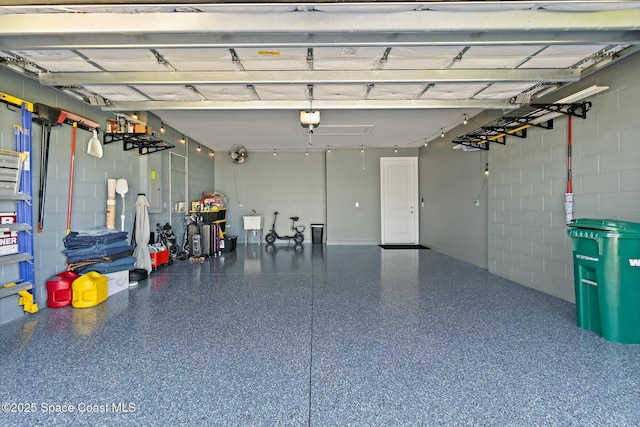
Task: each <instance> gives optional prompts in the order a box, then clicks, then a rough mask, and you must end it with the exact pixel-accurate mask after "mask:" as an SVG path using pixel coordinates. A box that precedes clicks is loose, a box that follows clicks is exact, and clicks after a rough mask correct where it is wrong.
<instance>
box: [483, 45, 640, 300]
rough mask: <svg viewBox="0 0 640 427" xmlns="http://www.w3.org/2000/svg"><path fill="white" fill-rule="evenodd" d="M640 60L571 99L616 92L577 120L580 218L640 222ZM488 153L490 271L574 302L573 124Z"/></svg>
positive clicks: (621, 65)
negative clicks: (568, 211)
mask: <svg viewBox="0 0 640 427" xmlns="http://www.w3.org/2000/svg"><path fill="white" fill-rule="evenodd" d="M638 69H640V55H638V54H635V55H633V56H631V57H628V58H626V59H624V60H622V61H620V62H618V63H616V64H614V65H612V66H610V67H608V68H606V69H605V70H602V71H600V72H598V73H595V74H593V75H592V76H590V77H588V78H587V79H585V80H584V81H582V82H581V83H580V84H579V85H575V86H574V87H573V88H570V89H568V90H567V91H566V93H567V94H569V93H575V92H577V91H579V90H581V89H583V88H585V87H589V86H591V85H593V84H598V85H604V86H609V87H610V89H609V90H607V91H606V92H602V93H601V94H599V95H597V96H593V97H591V98H589V100H590V101H592V102H593V108H592V109H591V111H590V112H588V113H587V118H586V120H582V119H576V118H574V119H573V171H574V182H573V189H574V193H575V209H574V212H575V217H576V218H581V217H592V218H606V219H622V220H628V221H635V222H640V168H639V167H638V159H640V144H638V134H639V133H640V122H638V118H637V115H638V108H637V100H638V99H640V83H639V82H638V79H637V70H638ZM529 134H530V136H529V137H528V138H527V139H526V140H516V139H515V138H509V139H508V140H507V141H508V142H507V145H506V146H504V147H501V146H497V145H492V149H491V151H490V153H489V164H490V167H491V175H490V178H489V271H491V272H493V273H496V274H498V275H501V276H503V277H506V278H508V279H511V280H514V281H516V282H518V283H521V284H524V285H526V286H529V287H532V288H535V289H538V290H541V291H543V292H546V293H549V294H552V295H555V296H558V297H560V298H563V299H565V300H568V301H574V300H575V293H574V283H573V257H572V248H571V239H570V238H569V237H568V236H567V226H566V224H565V213H564V194H565V192H566V188H567V187H566V180H567V176H566V167H567V118H566V117H562V118H559V119H556V120H555V121H554V130H553V131H544V130H539V129H532V128H530V131H529Z"/></svg>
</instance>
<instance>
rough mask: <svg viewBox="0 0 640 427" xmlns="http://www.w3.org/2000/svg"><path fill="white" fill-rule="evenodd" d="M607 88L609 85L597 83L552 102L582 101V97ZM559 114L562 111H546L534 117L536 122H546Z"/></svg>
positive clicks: (570, 102)
mask: <svg viewBox="0 0 640 427" xmlns="http://www.w3.org/2000/svg"><path fill="white" fill-rule="evenodd" d="M607 89H609V86H597V85H593V86H589V87H588V88H586V89H583V90H581V91H580V92H576V93H574V94H573V95H569V96H567V97H564V98H562V99H559V100H557V101H556V102H554V104H572V103H574V102H578V101H582V100H583V99H585V98H588V97H589V96H591V95H596V94H598V93H600V92H602V91H605V90H607ZM560 116H562V113H555V112H553V113H548V114H545V115H544V116H541V117H538V118H537V119H536V123H545V122H548V121H549V120H552V119H555V118H556V117H560Z"/></svg>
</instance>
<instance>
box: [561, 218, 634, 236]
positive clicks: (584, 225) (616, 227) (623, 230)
mask: <svg viewBox="0 0 640 427" xmlns="http://www.w3.org/2000/svg"><path fill="white" fill-rule="evenodd" d="M569 227H571V228H581V229H589V230H602V231H608V232H611V233H619V234H640V224H639V223H637V222H630V221H620V220H617V219H597V218H578V219H575V220H573V221H571V224H569Z"/></svg>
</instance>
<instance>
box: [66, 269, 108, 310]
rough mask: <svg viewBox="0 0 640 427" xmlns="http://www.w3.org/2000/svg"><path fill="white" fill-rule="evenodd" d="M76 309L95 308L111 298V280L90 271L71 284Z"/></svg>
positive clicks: (73, 304)
mask: <svg viewBox="0 0 640 427" xmlns="http://www.w3.org/2000/svg"><path fill="white" fill-rule="evenodd" d="M71 289H72V290H73V301H72V302H71V305H72V306H73V307H75V308H88V307H93V306H96V305H98V304H100V303H101V302H103V301H105V300H106V299H107V297H108V296H109V280H108V279H107V276H104V275H102V274H100V273H97V272H95V271H90V272H88V273H86V274H83V275H82V276H80V277H78V278H77V279H76V280H74V281H73V283H72V284H71Z"/></svg>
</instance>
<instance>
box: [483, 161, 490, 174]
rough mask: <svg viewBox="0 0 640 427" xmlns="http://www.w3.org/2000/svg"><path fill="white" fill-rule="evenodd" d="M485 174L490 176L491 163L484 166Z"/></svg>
mask: <svg viewBox="0 0 640 427" xmlns="http://www.w3.org/2000/svg"><path fill="white" fill-rule="evenodd" d="M484 176H489V163H487V164H486V165H485V166H484Z"/></svg>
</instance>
